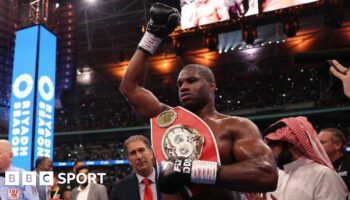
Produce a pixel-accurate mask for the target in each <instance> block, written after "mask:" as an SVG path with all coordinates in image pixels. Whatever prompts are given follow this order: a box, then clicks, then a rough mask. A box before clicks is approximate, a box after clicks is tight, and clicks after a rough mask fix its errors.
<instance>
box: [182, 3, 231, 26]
mask: <svg viewBox="0 0 350 200" xmlns="http://www.w3.org/2000/svg"><path fill="white" fill-rule="evenodd" d="M228 10H229V7H228V5H227V3H226V0H194V2H185V3H184V4H183V6H182V16H181V28H183V29H186V28H191V27H196V26H201V25H206V24H211V23H215V22H219V21H225V20H229V19H230V15H229V12H228Z"/></svg>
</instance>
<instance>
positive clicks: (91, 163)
mask: <svg viewBox="0 0 350 200" xmlns="http://www.w3.org/2000/svg"><path fill="white" fill-rule="evenodd" d="M126 164H129V162H128V160H89V161H84V165H88V166H108V165H126ZM52 165H53V166H54V167H72V166H73V165H74V162H54V163H53V164H52Z"/></svg>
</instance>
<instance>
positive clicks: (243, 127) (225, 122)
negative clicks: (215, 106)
mask: <svg viewBox="0 0 350 200" xmlns="http://www.w3.org/2000/svg"><path fill="white" fill-rule="evenodd" d="M217 120H220V123H221V125H222V126H224V127H225V128H226V129H227V130H228V131H231V132H233V133H235V134H237V133H239V132H240V133H243V134H244V135H246V132H248V133H253V131H252V130H254V131H255V132H257V133H258V132H259V131H258V128H257V126H256V125H255V124H254V122H252V121H251V120H250V119H248V118H245V117H238V116H230V115H225V114H219V115H218V117H217Z"/></svg>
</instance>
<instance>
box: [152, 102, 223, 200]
mask: <svg viewBox="0 0 350 200" xmlns="http://www.w3.org/2000/svg"><path fill="white" fill-rule="evenodd" d="M151 140H152V147H153V151H154V155H155V158H156V161H157V163H160V162H161V161H164V160H166V161H175V160H176V159H191V160H205V161H212V162H217V163H219V164H220V156H219V151H218V148H217V145H216V141H215V137H214V134H213V133H212V131H211V130H210V128H209V126H208V125H207V124H206V123H205V122H204V121H203V120H202V119H200V118H199V117H198V116H197V115H195V114H193V113H192V112H190V111H188V110H186V109H184V108H182V107H179V106H178V107H175V108H172V109H170V110H166V111H164V112H162V113H160V114H159V115H158V116H156V117H153V118H152V119H151ZM189 189H190V191H191V193H192V194H193V195H194V196H195V195H196V194H197V193H199V192H200V191H203V190H204V189H205V187H203V186H200V187H198V186H190V188H189Z"/></svg>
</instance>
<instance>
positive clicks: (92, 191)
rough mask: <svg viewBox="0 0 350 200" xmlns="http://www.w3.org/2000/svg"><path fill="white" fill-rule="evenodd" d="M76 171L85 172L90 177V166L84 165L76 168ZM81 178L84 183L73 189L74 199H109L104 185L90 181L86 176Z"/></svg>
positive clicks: (72, 196)
mask: <svg viewBox="0 0 350 200" xmlns="http://www.w3.org/2000/svg"><path fill="white" fill-rule="evenodd" d="M76 173H77V174H85V175H86V177H88V173H89V168H88V167H87V166H85V165H82V166H80V167H79V168H77V169H76ZM84 179H85V180H84ZM79 180H80V182H82V183H81V184H80V185H79V186H77V187H76V188H74V189H73V190H72V193H71V199H72V200H108V195H107V189H106V187H105V186H104V185H100V184H97V183H94V182H93V181H91V182H89V180H88V179H87V178H84V176H79ZM83 181H85V182H83Z"/></svg>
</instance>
